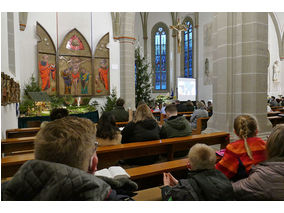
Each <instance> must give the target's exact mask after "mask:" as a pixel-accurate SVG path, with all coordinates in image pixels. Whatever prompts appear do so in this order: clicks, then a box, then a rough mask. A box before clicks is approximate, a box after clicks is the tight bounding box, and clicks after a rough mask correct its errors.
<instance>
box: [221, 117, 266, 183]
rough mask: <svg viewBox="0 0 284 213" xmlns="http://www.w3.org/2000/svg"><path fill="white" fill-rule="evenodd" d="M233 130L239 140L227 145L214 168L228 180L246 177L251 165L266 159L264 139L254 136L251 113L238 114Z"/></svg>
mask: <svg viewBox="0 0 284 213" xmlns="http://www.w3.org/2000/svg"><path fill="white" fill-rule="evenodd" d="M234 132H235V134H236V135H237V136H238V137H239V138H240V139H239V140H237V141H235V142H233V143H230V144H228V145H227V147H226V150H225V153H224V156H223V158H222V159H221V160H220V161H219V162H218V163H217V164H216V169H218V170H220V171H221V172H223V173H224V174H225V175H226V176H227V177H228V178H229V179H230V180H232V181H237V180H240V179H242V178H246V177H247V176H248V174H249V172H250V170H251V167H252V165H255V164H258V163H260V162H262V161H264V160H265V159H266V155H265V141H263V140H262V139H261V138H258V137H256V135H257V122H256V120H255V119H254V118H253V117H252V116H251V115H239V116H237V117H236V118H235V120H234Z"/></svg>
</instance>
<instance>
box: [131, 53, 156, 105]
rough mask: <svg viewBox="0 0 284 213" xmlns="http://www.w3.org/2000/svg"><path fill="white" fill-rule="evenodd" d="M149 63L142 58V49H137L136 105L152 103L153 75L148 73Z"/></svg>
mask: <svg viewBox="0 0 284 213" xmlns="http://www.w3.org/2000/svg"><path fill="white" fill-rule="evenodd" d="M148 68H149V63H148V62H147V61H146V59H145V58H144V57H141V53H140V47H138V48H136V49H135V69H136V72H135V77H136V81H135V102H136V105H137V104H138V103H139V102H140V101H144V102H145V103H147V104H150V103H151V93H152V85H151V78H152V73H151V72H148Z"/></svg>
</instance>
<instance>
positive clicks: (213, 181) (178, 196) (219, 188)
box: [162, 169, 234, 201]
mask: <svg viewBox="0 0 284 213" xmlns="http://www.w3.org/2000/svg"><path fill="white" fill-rule="evenodd" d="M162 199H163V200H174V201H187V200H192V201H204V200H206V201H208V200H210V201H220V200H234V192H233V187H232V184H231V182H230V181H229V179H228V178H227V177H226V176H225V175H224V174H222V172H220V171H218V170H216V169H204V170H195V171H190V172H189V174H188V178H187V179H181V180H179V183H178V184H177V185H176V186H173V187H170V186H164V187H162Z"/></svg>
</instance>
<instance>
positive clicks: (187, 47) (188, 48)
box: [184, 21, 193, 78]
mask: <svg viewBox="0 0 284 213" xmlns="http://www.w3.org/2000/svg"><path fill="white" fill-rule="evenodd" d="M185 24H186V25H187V26H188V29H187V31H184V77H185V78H192V77H193V76H192V63H193V57H192V55H193V52H192V46H193V40H192V33H193V31H192V24H191V22H190V21H185Z"/></svg>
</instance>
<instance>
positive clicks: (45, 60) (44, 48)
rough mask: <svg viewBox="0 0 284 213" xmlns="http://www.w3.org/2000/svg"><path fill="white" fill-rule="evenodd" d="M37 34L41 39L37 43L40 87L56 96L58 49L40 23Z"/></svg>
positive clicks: (37, 26)
mask: <svg viewBox="0 0 284 213" xmlns="http://www.w3.org/2000/svg"><path fill="white" fill-rule="evenodd" d="M36 33H37V35H38V36H39V38H40V40H39V41H38V42H37V61H38V82H39V87H40V89H41V91H43V92H47V94H48V95H55V94H56V93H57V88H56V86H57V79H56V78H57V74H56V48H55V45H54V43H53V41H52V39H51V37H50V35H49V34H48V33H47V31H46V30H45V29H44V28H43V27H42V26H41V25H40V24H39V23H38V22H37V25H36Z"/></svg>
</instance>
